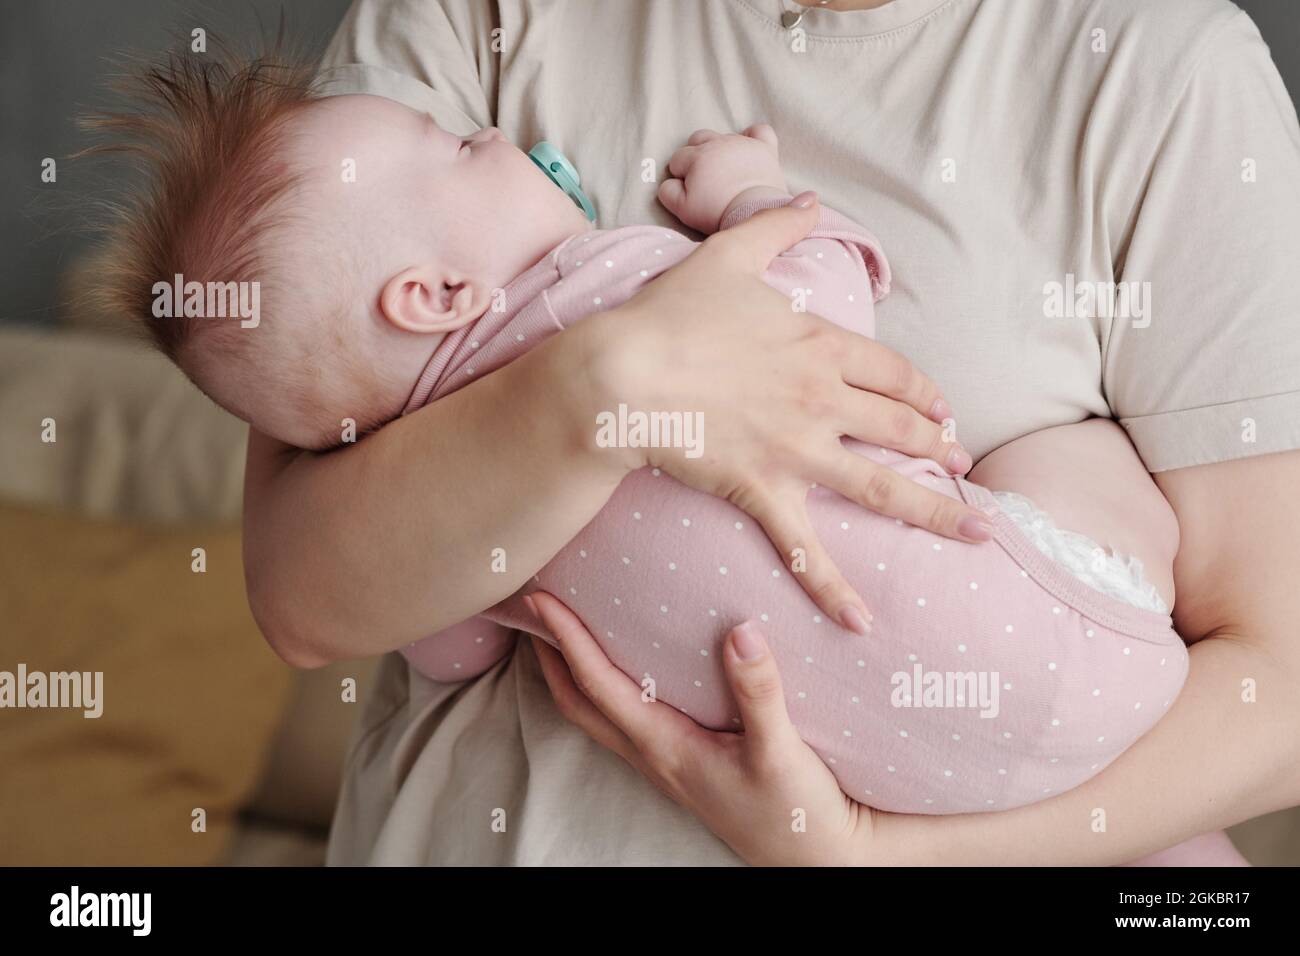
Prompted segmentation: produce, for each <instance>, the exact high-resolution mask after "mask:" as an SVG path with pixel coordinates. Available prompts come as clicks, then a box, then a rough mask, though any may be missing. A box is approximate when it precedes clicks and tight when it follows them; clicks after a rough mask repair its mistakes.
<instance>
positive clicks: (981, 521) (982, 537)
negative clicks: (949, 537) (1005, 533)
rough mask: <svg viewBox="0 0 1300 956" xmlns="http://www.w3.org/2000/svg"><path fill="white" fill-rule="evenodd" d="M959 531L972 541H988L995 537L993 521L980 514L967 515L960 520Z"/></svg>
mask: <svg viewBox="0 0 1300 956" xmlns="http://www.w3.org/2000/svg"><path fill="white" fill-rule="evenodd" d="M957 533H958V534H960V535H961V536H962V537H963V538H970V539H971V540H972V541H988V540H989V539H990V538H992V537H993V522H992V521H990V520H989V519H988V518H984V517H980V516H978V515H967V516H966V517H964V518H962V519H961V521H960V522H958V524H957Z"/></svg>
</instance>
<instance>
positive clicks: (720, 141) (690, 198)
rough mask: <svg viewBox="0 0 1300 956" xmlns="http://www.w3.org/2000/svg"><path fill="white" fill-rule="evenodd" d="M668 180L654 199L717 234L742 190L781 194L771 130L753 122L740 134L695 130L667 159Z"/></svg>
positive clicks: (783, 188) (782, 185)
mask: <svg viewBox="0 0 1300 956" xmlns="http://www.w3.org/2000/svg"><path fill="white" fill-rule="evenodd" d="M668 172H669V173H670V174H671V175H672V177H673V178H671V179H666V180H664V182H663V183H661V184H660V186H659V201H660V202H661V203H663V204H664V207H665V208H666V209H667V210H668V211H669V212H671V213H672V214H673V215H674V216H676V217H677V218H678V219H680V220H681V221H682V222H683V223H685V224H686V225H688V226H690V227H691V228H692V229H698V230H699V231H700V232H704V233H712V232H717V230H718V223H719V222H720V221H721V219H722V216H723V214H724V213H725V212H726V210H727V207H728V206H729V205H730V204H731V202H732V200H734V199H735V198H736V197H737V196H739V195H740V194H741V193H742V192H744V191H745V190H747V189H753V188H754V187H764V188H767V189H775V190H779V191H780V192H782V193H784V192H786V184H785V176H784V174H783V173H782V172H781V162H780V159H779V158H778V156H777V139H776V132H775V131H774V130H773V129H772V127H770V126H768V125H767V124H766V123H758V124H756V125H754V126H751V127H750V128H749V129H747V130H745V131H744V132H743V133H725V134H724V133H716V132H714V131H713V130H711V129H699V130H696V131H695V132H694V133H692V134H691V138H690V139H688V140H687V141H686V145H685V146H683V147H682V148H681V149H679V150H677V152H675V153H673V155H672V159H670V160H669V161H668Z"/></svg>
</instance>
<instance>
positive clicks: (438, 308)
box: [379, 265, 488, 335]
mask: <svg viewBox="0 0 1300 956" xmlns="http://www.w3.org/2000/svg"><path fill="white" fill-rule="evenodd" d="M487 306H488V303H487V297H486V295H480V294H479V289H478V285H477V283H475V282H473V281H471V280H468V279H465V278H463V277H461V276H455V275H450V274H448V273H447V272H446V271H445V270H443V269H440V268H439V267H437V266H435V265H425V266H411V267H410V268H409V269H403V270H402V271H401V272H399V273H398V274H397V275H395V276H393V277H392V278H391V279H389V280H388V281H387V282H386V283H385V284H384V288H383V291H382V292H380V293H379V311H380V312H382V313H383V315H384V318H385V319H386V320H387V321H388V322H389V323H391V324H392V325H395V326H396V327H397V328H399V329H402V330H404V331H406V332H415V333H418V334H420V335H429V334H434V333H438V334H442V333H447V332H453V331H455V330H456V329H459V328H461V327H462V326H465V325H468V324H469V323H471V322H473V321H474V320H475V319H477V318H478V317H479V316H481V315H482V314H483V313H484V312H486V311H487Z"/></svg>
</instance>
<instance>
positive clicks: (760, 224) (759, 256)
mask: <svg viewBox="0 0 1300 956" xmlns="http://www.w3.org/2000/svg"><path fill="white" fill-rule="evenodd" d="M819 215H821V207H820V206H819V205H818V204H817V194H816V193H815V192H802V193H800V194H799V195H798V196H795V197H794V199H792V200H790V204H789V205H788V206H780V207H777V208H776V209H764V210H763V211H762V212H759V213H756V214H755V215H753V216H750V217H749V218H748V219H746V220H745V221H744V222H741V223H737V224H736V225H734V226H732V227H731V228H730V229H727V230H725V231H724V232H719V233H715V234H714V235H712V236H709V238H707V239H705V240H704V244H703V246H702V247H701V248H700V249H699V250H697V251H696V252H695V253H694V255H695V256H700V257H701V258H702V259H703V260H704V262H701V263H698V264H699V265H701V266H702V267H705V268H707V269H709V270H713V268H714V267H713V266H712V265H706V263H707V261H708V259H709V258H711V257H712V256H714V255H722V256H725V257H728V258H730V257H735V258H732V259H731V261H732V262H738V263H740V264H741V265H742V266H743V268H744V269H745V271H747V272H750V273H752V274H753V275H755V276H761V275H762V274H763V272H764V271H765V270H766V269H767V267H768V265H770V264H771V262H772V260H773V259H775V258H776V257H777V256H779V255H780V254H781V253H783V252H785V251H786V250H787V249H789V248H790V247H791V246H793V245H794V244H795V243H797V242H799V241H800V240H802V239H804V238H806V237H807V235H808V233H810V232H812V230H813V226H815V225H817V217H818V216H819ZM844 334H845V335H846V336H848V335H851V333H849V332H845V333H844ZM854 337H855V338H856V337H857V336H854Z"/></svg>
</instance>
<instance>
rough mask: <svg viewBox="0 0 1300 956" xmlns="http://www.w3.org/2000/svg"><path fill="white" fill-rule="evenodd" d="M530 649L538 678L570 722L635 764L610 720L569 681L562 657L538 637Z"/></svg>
mask: <svg viewBox="0 0 1300 956" xmlns="http://www.w3.org/2000/svg"><path fill="white" fill-rule="evenodd" d="M532 641H533V650H534V652H535V653H536V654H537V660H538V663H539V664H540V665H541V668H542V677H543V678H544V679H545V680H546V686H547V688H548V689H549V690H550V692H551V696H552V697H553V698H555V705H556V707H557V708H558V709H559V711H560V713H561V714H562V715H563V716H564V718H565V719H566V720H568V721H569V722H570V723H573V724H576V725H577V726H578V727H579V728H580V729H581V730H582V731H583V732H584V733H586V734H587V736H589V737H590V738H591V739H592V740H594V741H596V743H598V744H600V745H601V746H602V747H604V748H606V749H607V750H612V751H614V753H616V754H618V755H619V756H620V757H622V758H623V759H624V760H626V761H628V762H629V763H632V764H633V765H634V766H639V764H638V762H637V761H636V760H635V759H634V758H635V757H636V756H637V751H636V747H634V746H633V745H632V742H631V741H630V740H628V739H627V735H626V734H624V733H623V732H622V731H621V730H619V729H618V727H616V726H615V725H614V722H613V721H612V720H610V719H609V718H608V717H606V716H605V715H604V714H602V713H601V712H600V710H599V709H597V707H596V705H595V704H593V703H592V702H591V701H590V700H588V699H587V698H586V697H585V696H584V695H583V693H582V691H581V690H579V689H578V685H577V684H575V683H574V682H573V674H572V672H571V671H570V670H569V667H568V665H567V664H565V663H564V656H563V655H562V654H561V653H560V652H559V651H557V650H556V649H555V648H553V647H551V645H550V644H547V643H546V642H545V641H544V640H542V639H541V638H540V637H533V638H532Z"/></svg>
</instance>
